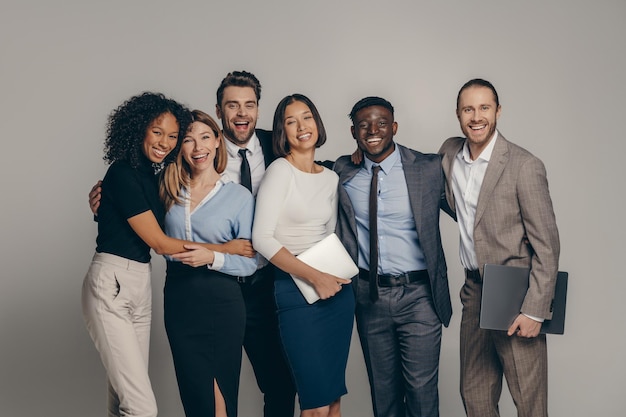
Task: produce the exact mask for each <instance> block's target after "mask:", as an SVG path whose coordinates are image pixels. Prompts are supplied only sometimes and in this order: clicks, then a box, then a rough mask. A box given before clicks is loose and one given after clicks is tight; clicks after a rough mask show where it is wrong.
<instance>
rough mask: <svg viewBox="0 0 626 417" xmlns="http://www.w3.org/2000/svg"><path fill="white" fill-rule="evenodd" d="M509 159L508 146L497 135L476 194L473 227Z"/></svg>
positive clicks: (483, 211)
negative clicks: (478, 191) (476, 202)
mask: <svg viewBox="0 0 626 417" xmlns="http://www.w3.org/2000/svg"><path fill="white" fill-rule="evenodd" d="M508 160H509V146H508V143H507V141H506V139H504V137H503V136H502V135H498V139H497V140H496V143H495V146H494V148H493V152H492V153H491V158H490V159H489V165H487V171H486V172H485V178H484V179H483V184H482V185H481V187H480V194H479V195H478V204H477V205H476V218H475V221H474V227H476V225H477V224H478V223H479V222H480V219H481V218H482V216H483V214H484V213H485V209H486V208H487V203H488V202H489V200H490V199H491V195H492V194H493V190H494V189H495V188H496V184H497V183H498V180H499V179H500V176H501V175H502V173H503V172H504V168H505V167H506V164H507V162H508Z"/></svg>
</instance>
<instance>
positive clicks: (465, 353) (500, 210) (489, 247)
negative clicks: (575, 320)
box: [439, 135, 560, 417]
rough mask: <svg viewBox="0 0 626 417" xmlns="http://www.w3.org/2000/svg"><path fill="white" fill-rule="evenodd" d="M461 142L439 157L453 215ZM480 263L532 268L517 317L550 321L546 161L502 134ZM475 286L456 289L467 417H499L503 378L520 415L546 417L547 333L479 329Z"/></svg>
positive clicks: (483, 214)
mask: <svg viewBox="0 0 626 417" xmlns="http://www.w3.org/2000/svg"><path fill="white" fill-rule="evenodd" d="M464 143H465V138H458V137H456V138H450V139H448V140H447V141H445V142H444V144H443V145H442V147H441V149H440V151H439V153H441V154H442V155H443V161H442V164H443V169H444V172H445V174H446V178H447V187H446V197H447V199H448V204H449V206H450V207H451V208H452V210H454V208H455V198H454V195H453V192H452V186H451V185H452V167H453V164H454V162H455V158H456V155H457V154H458V153H459V151H460V150H461V149H462V147H463V144H464ZM474 250H475V252H476V256H477V259H478V263H479V265H480V266H481V267H480V269H481V276H482V268H483V266H484V264H486V263H490V264H499V265H512V266H525V267H530V268H531V275H530V285H529V289H528V292H527V294H526V298H525V299H524V303H523V305H522V312H523V313H525V314H528V315H531V316H535V317H541V318H545V319H550V318H551V316H552V313H551V311H550V304H551V301H552V297H553V294H554V285H555V281H556V275H557V269H558V258H559V251H560V245H559V235H558V231H557V227H556V221H555V216H554V211H553V209H552V201H551V199H550V194H549V191H548V181H547V178H546V171H545V167H544V165H543V163H542V162H541V161H540V160H539V159H538V158H536V157H535V156H533V155H532V154H531V153H529V152H528V151H526V150H525V149H523V148H521V147H519V146H517V145H515V144H513V143H511V142H509V141H507V140H506V139H505V138H504V137H503V136H502V135H499V136H498V139H497V141H496V143H495V146H494V149H493V153H492V155H491V159H490V161H489V165H488V167H487V172H486V173H485V177H484V180H483V183H482V186H481V189H480V194H479V197H478V205H477V208H476V219H475V223H474ZM481 289H482V286H481V284H480V283H476V282H473V281H471V280H466V281H465V285H464V286H463V289H462V290H461V301H462V303H463V317H462V320H461V395H462V397H463V402H464V404H465V408H466V412H467V415H468V416H470V417H474V416H476V417H478V416H480V417H489V416H498V415H499V414H498V401H499V399H500V394H501V390H502V374H503V373H504V375H505V376H506V380H507V383H508V386H509V390H510V392H511V396H512V397H513V399H514V402H515V403H516V406H517V408H518V413H519V416H521V417H523V416H528V417H531V416H532V417H538V416H547V349H546V340H545V335H539V336H538V337H536V338H533V339H524V338H520V337H517V336H512V337H508V336H507V335H506V332H497V331H486V330H480V329H479V313H480V295H481Z"/></svg>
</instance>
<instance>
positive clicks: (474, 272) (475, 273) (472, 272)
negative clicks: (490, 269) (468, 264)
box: [465, 269, 482, 283]
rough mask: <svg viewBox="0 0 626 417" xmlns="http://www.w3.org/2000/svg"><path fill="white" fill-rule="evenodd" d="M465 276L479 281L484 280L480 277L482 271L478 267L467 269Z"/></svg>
mask: <svg viewBox="0 0 626 417" xmlns="http://www.w3.org/2000/svg"><path fill="white" fill-rule="evenodd" d="M465 278H467V279H469V280H471V281H474V282H478V283H480V282H482V279H481V278H480V271H479V270H478V269H466V270H465Z"/></svg>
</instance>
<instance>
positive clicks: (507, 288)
mask: <svg viewBox="0 0 626 417" xmlns="http://www.w3.org/2000/svg"><path fill="white" fill-rule="evenodd" d="M529 275H530V269H529V268H524V267H516V266H505V265H492V264H486V265H485V269H484V273H483V293H482V300H481V306H480V328H481V329H489V330H508V329H509V327H510V326H511V324H512V323H513V320H515V317H517V316H518V315H519V313H520V309H521V307H522V303H523V302H524V297H525V296H526V292H527V291H528V277H529ZM567 280H568V273H567V272H561V271H559V273H558V275H557V278H556V288H555V292H554V299H553V300H552V306H551V309H552V319H551V320H546V321H544V322H543V325H542V326H541V333H550V334H563V332H564V330H565V302H566V299H567Z"/></svg>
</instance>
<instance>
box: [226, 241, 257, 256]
mask: <svg viewBox="0 0 626 417" xmlns="http://www.w3.org/2000/svg"><path fill="white" fill-rule="evenodd" d="M221 246H222V250H220V252H223V253H226V254H229V255H239V256H245V257H247V258H254V256H255V255H256V251H255V250H254V248H253V247H252V243H250V241H249V240H247V239H233V240H231V241H229V242H226V243H223V244H222V245H221Z"/></svg>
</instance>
